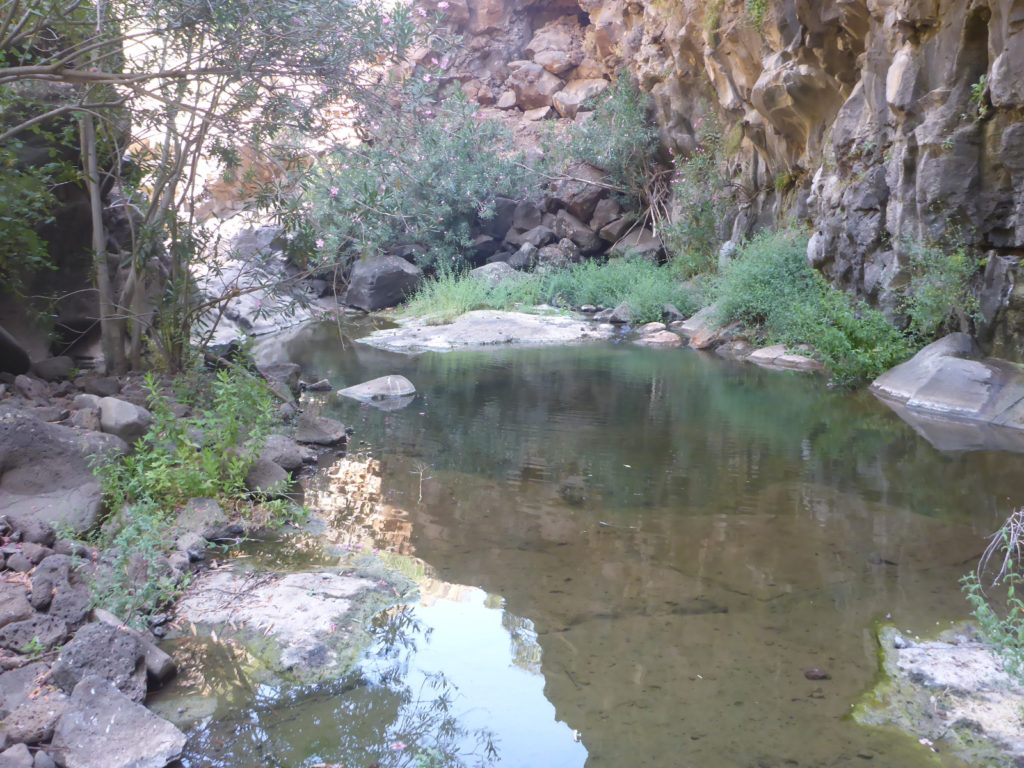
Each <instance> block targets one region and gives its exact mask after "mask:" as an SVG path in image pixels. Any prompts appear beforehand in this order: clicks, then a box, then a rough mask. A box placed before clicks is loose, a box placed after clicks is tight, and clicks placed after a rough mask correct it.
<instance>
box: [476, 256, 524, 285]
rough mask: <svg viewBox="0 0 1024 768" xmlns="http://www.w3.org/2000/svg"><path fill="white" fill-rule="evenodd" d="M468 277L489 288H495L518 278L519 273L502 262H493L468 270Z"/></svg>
mask: <svg viewBox="0 0 1024 768" xmlns="http://www.w3.org/2000/svg"><path fill="white" fill-rule="evenodd" d="M469 276H470V277H472V278H473V279H474V280H481V281H483V282H485V283H487V285H489V286H495V285H498V284H499V283H503V282H505V281H506V280H515V279H516V278H518V277H519V273H518V272H516V271H515V270H514V269H513V268H512V267H510V266H509V265H508V264H506V263H505V262H504V261H494V262H491V263H490V264H484V265H483V266H482V267H477V268H476V269H472V270H470V272H469Z"/></svg>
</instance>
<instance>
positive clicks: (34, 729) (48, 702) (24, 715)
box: [0, 691, 68, 766]
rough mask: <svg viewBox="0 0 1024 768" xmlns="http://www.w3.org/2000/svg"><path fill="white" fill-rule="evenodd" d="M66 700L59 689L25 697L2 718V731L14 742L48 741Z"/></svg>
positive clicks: (35, 742)
mask: <svg viewBox="0 0 1024 768" xmlns="http://www.w3.org/2000/svg"><path fill="white" fill-rule="evenodd" d="M67 702H68V697H67V696H65V695H64V694H63V693H61V692H60V691H47V692H46V693H43V694H42V695H40V696H39V697H38V698H35V699H27V700H26V701H24V702H22V703H21V704H20V705H18V707H16V708H15V709H14V710H13V711H12V712H11V713H10V714H9V715H8V716H7V717H5V718H4V721H3V727H2V733H4V734H5V735H6V736H7V738H8V739H9V740H10V741H11V742H13V743H15V744H38V743H39V742H41V741H49V740H50V737H51V736H53V728H54V726H55V725H56V724H57V721H58V720H59V719H60V716H61V715H63V714H64V710H65V709H66V707H67ZM0 766H3V763H0Z"/></svg>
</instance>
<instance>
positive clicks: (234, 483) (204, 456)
mask: <svg viewBox="0 0 1024 768" xmlns="http://www.w3.org/2000/svg"><path fill="white" fill-rule="evenodd" d="M145 387H146V390H147V391H148V402H149V406H150V410H151V413H152V416H153V423H152V425H151V426H150V428H149V430H148V431H147V432H146V434H145V435H143V436H142V437H141V438H140V439H139V440H138V441H137V442H136V443H135V446H134V450H133V452H132V453H130V454H128V455H125V456H121V457H118V458H117V459H115V460H114V461H112V462H110V463H108V464H104V465H101V466H99V467H97V469H96V472H97V475H98V477H99V479H100V482H101V484H102V486H103V491H104V495H105V497H106V499H107V504H108V508H109V509H111V510H112V514H111V516H110V517H109V518H108V519H107V521H106V522H105V523H104V524H103V526H102V527H101V528H100V530H99V531H98V532H97V533H96V534H95V535H94V537H93V538H94V543H95V544H96V545H98V546H99V547H100V548H101V549H103V550H105V551H108V552H110V553H112V554H113V560H112V562H110V563H108V565H109V568H106V569H100V570H98V571H97V576H96V578H95V580H94V583H93V585H92V589H93V600H94V603H95V604H98V605H102V606H104V607H105V608H107V609H109V610H110V611H112V612H113V613H115V614H116V615H117V616H119V617H120V618H121V619H122V620H124V621H131V620H132V619H133V618H136V617H138V616H139V615H140V614H145V613H149V612H152V611H154V610H157V609H158V608H159V607H160V606H162V605H164V604H166V603H168V602H170V601H171V600H172V599H173V598H174V597H175V595H176V594H177V593H178V591H179V589H181V588H182V587H183V586H184V584H183V582H182V580H181V578H180V574H177V573H175V572H174V571H173V570H172V569H171V568H170V567H169V565H168V561H167V559H166V557H165V555H166V553H167V552H168V551H169V550H171V549H173V544H174V541H175V537H176V536H177V535H178V534H179V533H180V532H179V531H177V530H176V528H175V518H176V515H177V513H178V511H179V510H180V509H181V508H183V507H184V506H185V505H186V503H187V502H188V501H189V499H193V498H207V499H214V500H216V501H217V502H218V503H220V504H221V505H222V506H224V507H226V508H229V509H233V510H234V511H236V512H238V513H240V514H242V515H243V516H248V517H250V518H251V517H253V516H254V515H255V514H259V515H261V516H262V517H263V520H262V521H261V522H266V521H267V519H268V518H269V519H270V520H271V522H273V519H274V518H276V519H277V521H279V520H280V519H281V518H282V517H283V516H284V515H285V514H287V511H286V505H285V504H284V503H283V502H275V501H266V502H263V503H260V504H252V503H251V502H250V500H249V491H248V490H247V488H246V474H247V472H248V471H249V468H250V466H251V465H252V462H253V460H254V458H255V456H256V455H258V453H259V450H260V448H261V447H262V445H263V441H264V440H265V439H266V436H267V435H268V434H269V432H270V428H271V427H272V425H273V423H274V421H275V416H274V399H273V397H272V395H271V393H270V391H269V389H268V388H267V387H266V385H265V384H264V383H263V382H261V381H259V380H257V379H255V378H254V377H252V376H248V375H246V374H244V373H242V372H236V371H230V370H227V371H219V372H218V373H217V374H216V375H215V376H214V377H212V379H211V380H210V382H209V387H208V390H207V391H206V392H205V397H203V396H201V395H200V392H199V391H197V392H195V393H194V395H195V397H196V398H197V400H203V402H198V401H197V402H196V403H194V404H193V407H194V409H195V411H194V415H192V416H188V417H179V416H178V415H176V413H175V410H174V409H173V407H172V402H171V401H170V400H169V398H168V397H167V395H165V394H164V393H163V392H162V391H161V389H160V386H159V384H158V382H157V380H156V378H155V377H153V376H152V375H149V376H147V377H146V381H145Z"/></svg>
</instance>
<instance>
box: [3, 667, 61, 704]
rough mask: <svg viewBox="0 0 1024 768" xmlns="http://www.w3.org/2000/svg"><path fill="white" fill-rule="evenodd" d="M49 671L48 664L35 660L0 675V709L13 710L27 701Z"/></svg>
mask: <svg viewBox="0 0 1024 768" xmlns="http://www.w3.org/2000/svg"><path fill="white" fill-rule="evenodd" d="M49 671H50V666H49V665H48V664H45V663H43V662H41V661H36V662H34V663H32V664H26V665H25V666H24V667H18V668H17V669H12V670H10V671H8V672H4V673H3V674H2V675H0V710H2V711H4V712H13V711H14V710H15V709H17V708H18V707H20V706H21V705H22V704H24V703H25V702H26V701H29V700H30V699H31V696H30V695H29V694H31V693H32V692H33V691H35V690H36V689H37V688H39V685H40V683H41V682H42V680H43V678H44V677H45V676H46V674H47V673H48V672H49Z"/></svg>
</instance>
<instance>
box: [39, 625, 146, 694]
mask: <svg viewBox="0 0 1024 768" xmlns="http://www.w3.org/2000/svg"><path fill="white" fill-rule="evenodd" d="M90 676H98V677H100V678H102V679H103V680H106V681H107V682H109V683H111V684H113V685H114V686H115V687H116V688H117V689H118V690H119V691H120V692H121V693H123V694H124V695H125V696H127V697H128V698H129V699H131V700H132V701H142V700H143V699H144V698H145V697H146V652H145V648H143V646H142V643H140V642H139V641H138V639H137V638H136V637H135V636H134V635H133V634H132V633H130V632H127V631H126V630H123V629H118V628H117V627H112V626H109V625H108V624H104V623H102V622H95V623H93V624H86V625H85V626H84V627H82V628H81V629H80V630H78V632H77V633H76V634H75V637H74V639H73V640H72V641H71V642H70V643H68V644H67V645H65V646H64V648H63V649H61V652H60V656H59V657H58V658H57V662H56V663H55V664H54V665H53V669H52V671H51V672H50V679H51V680H52V681H53V683H54V685H57V686H59V687H60V688H61V689H62V690H63V691H65V692H66V693H71V692H72V691H73V690H74V689H75V687H76V686H77V685H78V683H79V682H81V681H82V680H83V679H85V678H87V677H90Z"/></svg>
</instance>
